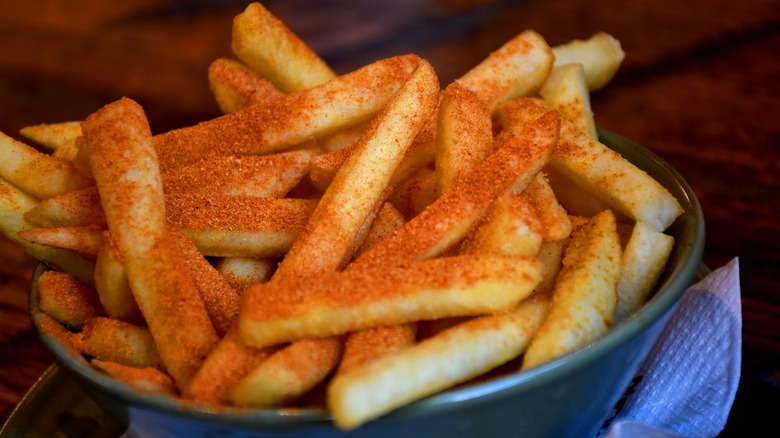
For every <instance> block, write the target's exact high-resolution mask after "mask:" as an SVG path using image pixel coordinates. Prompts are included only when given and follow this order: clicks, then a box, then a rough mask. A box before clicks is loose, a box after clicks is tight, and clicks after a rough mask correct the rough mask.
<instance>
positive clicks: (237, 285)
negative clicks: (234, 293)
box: [216, 257, 278, 291]
mask: <svg viewBox="0 0 780 438" xmlns="http://www.w3.org/2000/svg"><path fill="white" fill-rule="evenodd" d="M277 263H278V260H277V259H276V258H274V257H262V258H257V257H221V258H220V259H219V260H217V266H216V268H217V272H219V274H220V275H222V276H223V277H225V279H226V280H227V281H228V283H230V284H231V285H232V286H233V288H234V289H236V290H239V291H243V290H244V289H246V288H247V287H249V286H251V285H253V284H255V283H265V282H266V281H268V280H270V279H271V275H272V274H273V271H274V270H275V269H276V264H277Z"/></svg>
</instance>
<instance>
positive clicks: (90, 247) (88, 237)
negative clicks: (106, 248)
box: [17, 225, 104, 261]
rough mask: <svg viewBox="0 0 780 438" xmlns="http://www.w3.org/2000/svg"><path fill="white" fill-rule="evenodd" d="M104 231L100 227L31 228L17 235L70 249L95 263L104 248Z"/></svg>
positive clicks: (38, 242)
mask: <svg viewBox="0 0 780 438" xmlns="http://www.w3.org/2000/svg"><path fill="white" fill-rule="evenodd" d="M103 230H104V228H103V227H101V226H99V225H88V226H86V227H57V228H30V229H26V230H20V231H19V232H18V233H17V235H18V236H19V237H20V238H22V239H24V240H26V241H28V242H32V243H37V244H39V245H46V246H51V247H54V248H62V249H69V250H72V251H75V252H77V253H79V254H80V255H82V256H83V257H84V258H86V259H88V260H91V261H95V259H96V258H97V254H98V252H99V251H100V248H101V246H103V238H102V235H101V234H102V232H103Z"/></svg>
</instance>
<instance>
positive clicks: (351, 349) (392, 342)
mask: <svg viewBox="0 0 780 438" xmlns="http://www.w3.org/2000/svg"><path fill="white" fill-rule="evenodd" d="M416 327H417V325H416V324H401V325H394V326H382V327H372V328H370V329H365V330H358V331H356V332H352V333H349V334H348V335H347V340H346V341H345V342H344V354H343V356H342V358H341V362H340V363H339V367H338V370H336V375H343V374H345V373H349V372H350V371H352V370H355V369H358V368H360V367H361V366H363V365H365V364H367V363H369V362H372V361H374V360H376V359H378V358H381V357H384V356H387V355H390V354H395V353H397V352H399V351H403V350H404V349H406V348H408V347H410V346H412V345H414V343H415V341H416V335H417V328H416Z"/></svg>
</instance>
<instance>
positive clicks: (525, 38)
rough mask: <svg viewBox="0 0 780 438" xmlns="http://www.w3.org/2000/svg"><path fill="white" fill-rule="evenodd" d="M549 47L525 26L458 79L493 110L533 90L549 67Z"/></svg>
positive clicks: (541, 81)
mask: <svg viewBox="0 0 780 438" xmlns="http://www.w3.org/2000/svg"><path fill="white" fill-rule="evenodd" d="M554 61H555V59H554V56H553V52H552V49H551V48H550V46H548V45H547V42H546V41H545V40H544V38H542V36H541V35H539V34H538V33H536V32H534V31H532V30H527V31H524V32H521V33H520V34H519V35H517V36H515V37H514V38H512V39H511V40H509V41H507V42H506V43H505V44H504V45H503V46H501V47H500V48H499V49H498V50H496V51H495V52H493V53H491V54H490V55H488V57H487V58H485V59H484V60H483V61H482V62H480V63H479V64H478V65H476V66H474V67H473V68H472V69H471V70H469V71H468V72H467V73H466V74H464V75H463V76H461V77H460V79H458V80H457V81H458V82H460V83H461V84H462V85H463V86H465V87H466V88H468V89H469V90H471V91H473V92H474V93H476V94H477V96H479V97H480V99H482V100H483V101H484V102H485V104H487V105H488V108H489V109H490V112H491V113H492V112H493V111H494V110H495V108H496V106H497V105H498V104H499V103H500V102H502V101H505V100H511V99H514V98H517V97H520V96H528V95H531V94H533V93H535V92H536V91H537V90H538V89H539V87H541V85H542V83H543V82H544V81H545V79H547V76H548V75H549V74H550V70H552V67H553V62H554Z"/></svg>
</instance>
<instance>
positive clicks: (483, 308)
mask: <svg viewBox="0 0 780 438" xmlns="http://www.w3.org/2000/svg"><path fill="white" fill-rule="evenodd" d="M540 276H541V264H540V263H539V262H538V261H537V260H536V259H535V258H530V257H526V258H523V257H511V258H510V257H489V256H484V257H478V256H467V255H464V256H455V257H443V258H436V259H431V260H427V261H424V262H420V263H417V264H414V265H412V266H411V267H407V268H398V267H392V266H388V267H387V268H385V269H382V270H373V271H372V270H365V271H364V270H355V269H350V270H347V271H344V272H334V273H321V274H318V275H317V276H316V280H315V277H312V276H311V275H308V276H306V275H302V276H290V277H288V278H284V279H279V280H278V281H275V280H272V281H271V282H269V283H266V284H262V285H256V286H253V287H251V288H249V289H247V290H246V291H244V294H243V304H242V306H243V307H242V310H241V312H240V314H239V330H240V332H241V338H242V339H243V340H244V342H246V343H247V344H249V345H252V346H256V347H262V346H267V345H274V344H277V343H282V342H287V341H293V340H296V339H301V338H307V337H322V336H332V335H339V334H343V333H346V332H349V331H354V330H359V329H366V328H370V327H376V326H387V325H395V324H403V323H408V322H414V321H419V320H424V319H436V318H443V317H451V316H464V315H478V314H483V313H491V312H498V311H502V310H506V309H510V308H512V307H514V306H516V305H517V303H518V302H519V301H520V300H522V299H523V298H525V297H526V296H528V294H530V293H531V292H532V291H533V289H534V287H536V285H537V283H538V282H539V279H540Z"/></svg>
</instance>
